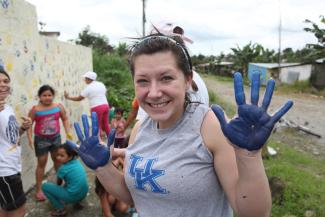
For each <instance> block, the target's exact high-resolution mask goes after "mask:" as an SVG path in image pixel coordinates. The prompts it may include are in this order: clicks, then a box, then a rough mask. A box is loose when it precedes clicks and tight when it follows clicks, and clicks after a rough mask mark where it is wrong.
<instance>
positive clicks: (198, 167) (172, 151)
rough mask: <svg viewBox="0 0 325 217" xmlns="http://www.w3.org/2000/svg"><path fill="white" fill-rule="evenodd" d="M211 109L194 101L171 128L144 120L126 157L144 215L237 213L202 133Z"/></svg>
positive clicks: (216, 215)
mask: <svg viewBox="0 0 325 217" xmlns="http://www.w3.org/2000/svg"><path fill="white" fill-rule="evenodd" d="M207 111H208V107H207V106H205V105H202V104H190V105H189V106H188V107H187V109H186V112H185V113H184V115H183V116H182V118H181V119H180V120H178V121H177V123H176V124H175V125H174V126H172V127H171V128H169V129H157V123H156V122H155V121H153V120H152V119H150V118H149V117H147V118H145V119H144V121H143V123H142V124H141V126H140V128H139V131H138V134H137V136H136V138H135V142H134V144H131V145H130V146H129V147H128V149H127V151H126V158H125V163H126V168H125V181H126V184H127V186H128V188H129V191H130V193H131V195H132V198H133V201H134V203H135V207H136V209H137V211H138V213H139V215H140V217H160V216H161V217H166V216H168V217H174V216H175V217H176V216H177V217H179V216H184V217H229V216H232V209H231V207H230V205H229V203H228V200H227V198H226V195H225V193H224V191H223V189H222V188H221V186H220V183H219V180H218V177H217V176H216V173H215V170H214V165H213V156H212V154H211V152H210V151H209V150H208V148H207V147H206V145H204V144H203V140H202V136H201V134H200V128H201V125H202V121H203V118H204V116H205V114H206V113H207Z"/></svg>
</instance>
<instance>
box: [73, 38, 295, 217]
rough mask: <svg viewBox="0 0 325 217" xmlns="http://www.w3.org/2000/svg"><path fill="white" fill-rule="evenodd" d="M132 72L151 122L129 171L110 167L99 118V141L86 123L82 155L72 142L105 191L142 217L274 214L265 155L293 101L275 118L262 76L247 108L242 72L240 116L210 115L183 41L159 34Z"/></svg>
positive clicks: (135, 58) (139, 130)
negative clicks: (195, 91) (193, 91)
mask: <svg viewBox="0 0 325 217" xmlns="http://www.w3.org/2000/svg"><path fill="white" fill-rule="evenodd" d="M130 66H131V72H132V75H133V80H134V86H135V95H136V97H137V99H138V100H139V103H140V105H141V106H142V107H143V109H144V110H145V111H146V112H147V113H148V116H147V117H146V118H144V119H143V120H141V121H139V122H138V123H137V124H136V125H135V126H134V128H133V130H132V133H131V136H130V140H129V144H130V145H129V146H128V148H127V149H126V151H125V173H124V174H121V173H119V172H118V171H117V170H116V168H115V167H114V166H113V165H112V164H111V163H110V156H111V155H112V156H114V153H110V151H109V149H108V148H107V147H106V146H103V145H101V144H99V142H98V139H95V138H94V137H96V135H97V131H98V130H97V127H96V126H98V124H97V118H96V115H95V114H93V115H92V126H93V127H94V126H95V128H94V129H93V134H92V136H90V135H89V132H88V131H89V127H88V126H89V124H88V122H87V118H86V117H83V124H84V135H85V136H83V135H82V133H81V130H80V128H79V126H78V125H77V126H76V132H77V134H78V138H79V139H80V141H81V145H80V149H78V148H77V146H76V145H73V144H72V143H71V146H73V147H75V148H76V149H77V150H78V152H79V156H80V157H81V159H82V160H83V161H84V162H85V164H86V165H87V166H89V167H90V168H92V169H94V170H95V174H96V176H97V177H98V179H99V180H100V182H101V183H102V185H103V186H104V187H105V189H106V190H108V192H110V193H111V194H112V195H114V196H116V197H117V198H119V199H121V200H123V201H125V202H127V203H134V205H135V208H136V210H137V211H138V213H139V215H140V216H142V217H151V216H158V217H160V216H171V217H173V216H175V217H176V216H188V217H205V216H221V217H230V216H232V212H233V211H234V212H236V214H237V215H238V216H250V217H261V216H263V217H266V216H269V214H270V210H271V195H270V189H269V185H268V181H267V177H266V175H265V170H264V166H263V163H262V156H261V149H262V147H263V145H264V143H265V142H266V141H267V139H268V137H269V135H270V133H271V131H272V129H273V127H274V124H275V123H276V122H277V121H278V120H279V119H280V118H281V117H282V116H283V115H284V114H285V113H286V112H287V111H288V110H289V109H290V107H291V106H292V102H291V101H289V102H287V103H286V104H285V105H284V106H283V107H282V108H281V109H279V111H278V112H277V113H276V114H275V115H273V116H270V115H268V114H267V112H266V111H267V108H268V106H269V104H270V102H271V98H272V94H273V90H274V84H275V82H274V81H273V80H270V81H269V82H268V84H267V87H266V91H265V95H264V99H263V101H262V104H261V106H260V107H259V106H258V101H259V95H258V93H259V88H260V84H259V81H260V77H259V75H258V74H256V75H254V76H253V77H252V88H251V96H252V97H251V98H252V99H251V103H250V104H249V103H248V104H247V103H246V101H245V95H244V90H243V79H242V76H241V74H240V73H235V75H234V87H235V98H236V102H237V105H238V111H239V113H238V116H237V117H236V118H234V119H232V120H230V121H229V122H227V120H226V117H225V115H224V112H223V110H222V109H221V108H220V107H219V106H217V105H214V106H212V109H210V108H208V107H207V106H206V105H204V104H202V103H198V102H192V101H191V99H190V98H189V95H188V90H189V89H190V87H191V82H192V73H193V72H192V70H191V64H190V59H189V58H188V56H187V51H186V47H185V46H184V44H183V41H182V40H181V38H180V37H177V36H172V37H167V36H165V35H162V34H161V33H157V34H154V35H150V36H147V37H145V38H143V39H140V40H139V41H138V42H136V43H135V44H134V46H133V47H132V48H131V50H130ZM108 144H109V145H110V144H111V142H109V143H108ZM207 198H209V200H208V201H207Z"/></svg>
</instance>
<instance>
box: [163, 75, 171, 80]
mask: <svg viewBox="0 0 325 217" xmlns="http://www.w3.org/2000/svg"><path fill="white" fill-rule="evenodd" d="M162 80H163V81H170V80H173V78H172V77H171V76H164V77H163V78H162Z"/></svg>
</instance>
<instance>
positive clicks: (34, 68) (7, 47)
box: [0, 0, 92, 190]
mask: <svg viewBox="0 0 325 217" xmlns="http://www.w3.org/2000/svg"><path fill="white" fill-rule="evenodd" d="M0 64H2V65H4V66H5V69H6V71H7V72H8V73H9V75H10V77H11V85H12V87H13V93H12V95H11V97H10V98H9V100H8V103H9V104H10V105H11V106H12V107H13V108H14V110H15V113H16V116H17V119H20V117H21V116H25V115H27V113H28V110H29V109H30V108H31V107H32V105H35V104H36V103H37V97H36V96H37V90H38V88H39V87H40V86H41V85H43V84H50V85H52V86H53V87H54V88H55V90H56V98H55V101H56V102H60V103H62V104H64V105H65V106H66V109H67V112H68V115H69V117H70V118H71V122H72V123H73V122H74V121H79V119H80V116H81V114H82V113H83V112H88V110H89V106H88V102H87V101H84V102H82V103H80V102H71V101H69V102H67V101H66V100H65V99H64V97H63V91H64V90H67V91H68V92H69V93H70V94H71V95H78V94H79V93H80V91H81V89H82V88H83V87H84V85H85V84H84V82H83V79H82V78H81V75H82V74H83V73H84V72H86V71H88V70H92V52H91V49H89V48H86V47H83V46H77V45H73V44H70V43H65V42H61V41H58V40H57V39H55V38H53V37H46V36H41V35H39V33H38V28H37V14H36V9H35V7H34V6H33V5H31V4H30V3H28V2H26V1H24V0H0ZM61 126H62V125H61ZM73 131H74V130H73ZM62 137H63V140H65V134H64V132H63V128H62ZM21 141H22V146H23V147H22V150H23V151H22V163H23V172H22V176H23V183H24V188H25V190H27V189H29V188H30V187H31V186H32V185H33V184H34V182H35V178H34V173H35V172H34V171H35V163H36V157H35V155H34V151H32V150H31V149H30V148H29V147H28V145H27V141H26V137H25V136H23V138H22V140H21ZM51 166H52V165H51V164H49V165H48V168H47V169H49V167H51Z"/></svg>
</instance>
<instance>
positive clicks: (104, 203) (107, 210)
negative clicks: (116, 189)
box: [99, 192, 114, 217]
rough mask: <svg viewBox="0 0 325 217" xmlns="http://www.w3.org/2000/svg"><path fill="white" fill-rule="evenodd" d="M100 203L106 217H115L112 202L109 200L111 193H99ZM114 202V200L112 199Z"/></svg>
mask: <svg viewBox="0 0 325 217" xmlns="http://www.w3.org/2000/svg"><path fill="white" fill-rule="evenodd" d="M99 199H100V205H101V207H102V211H103V216H104V217H114V215H113V214H112V210H111V204H110V202H109V194H108V193H107V192H103V193H102V194H100V195H99ZM111 202H112V201H111Z"/></svg>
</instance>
